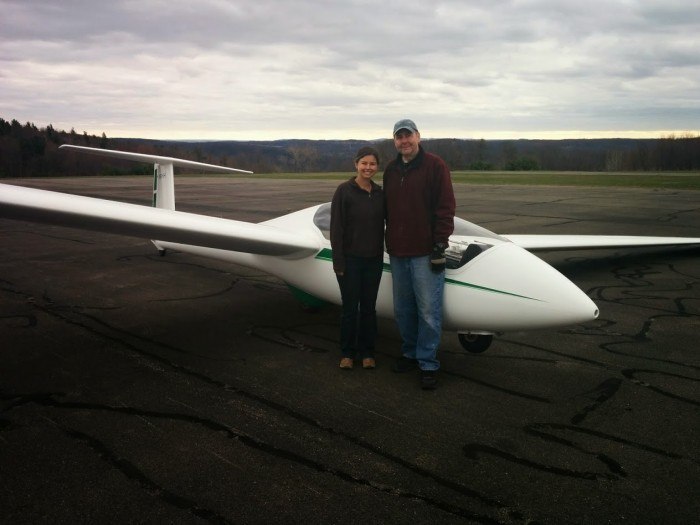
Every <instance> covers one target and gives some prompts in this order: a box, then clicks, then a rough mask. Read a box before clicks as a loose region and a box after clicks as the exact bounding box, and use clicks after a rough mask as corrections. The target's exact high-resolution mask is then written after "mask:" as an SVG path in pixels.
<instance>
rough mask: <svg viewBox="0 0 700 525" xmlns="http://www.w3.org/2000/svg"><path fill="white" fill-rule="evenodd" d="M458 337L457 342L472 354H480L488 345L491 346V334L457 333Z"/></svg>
mask: <svg viewBox="0 0 700 525" xmlns="http://www.w3.org/2000/svg"><path fill="white" fill-rule="evenodd" d="M457 336H458V337H459V342H460V344H461V345H462V348H464V349H465V350H466V351H467V352H471V353H472V354H480V353H481V352H485V351H486V350H487V349H488V347H489V346H491V341H493V336H492V335H491V334H488V335H483V334H457Z"/></svg>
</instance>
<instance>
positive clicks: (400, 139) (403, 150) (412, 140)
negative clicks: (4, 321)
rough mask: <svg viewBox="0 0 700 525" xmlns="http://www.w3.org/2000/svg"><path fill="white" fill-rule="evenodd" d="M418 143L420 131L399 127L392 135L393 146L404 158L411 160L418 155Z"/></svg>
mask: <svg viewBox="0 0 700 525" xmlns="http://www.w3.org/2000/svg"><path fill="white" fill-rule="evenodd" d="M418 144H420V133H418V132H417V131H416V132H411V131H409V130H407V129H401V130H399V131H397V132H396V135H394V146H396V150H397V151H398V152H399V153H400V154H401V156H402V157H403V158H404V160H411V159H412V158H413V157H415V156H416V155H418Z"/></svg>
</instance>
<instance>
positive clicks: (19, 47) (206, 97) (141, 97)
mask: <svg viewBox="0 0 700 525" xmlns="http://www.w3.org/2000/svg"><path fill="white" fill-rule="evenodd" d="M0 117H2V118H4V119H6V120H11V119H17V120H19V121H20V122H21V123H25V122H33V123H34V124H36V125H37V126H39V127H44V126H46V125H47V124H49V123H50V124H53V126H54V127H55V128H57V129H64V130H70V129H71V128H75V130H76V131H77V132H78V133H82V132H83V131H87V132H88V133H89V134H97V135H99V134H101V133H102V132H104V133H106V134H107V136H108V137H143V138H159V139H241V140H245V139H280V138H310V139H345V138H355V139H367V140H369V139H375V138H382V137H390V136H391V128H392V125H393V123H394V121H396V120H398V119H400V118H405V117H408V118H413V119H414V120H415V122H416V124H417V126H418V128H419V129H420V131H421V134H422V136H423V137H424V138H437V137H458V138H486V139H490V138H568V137H610V136H619V137H638V136H646V137H659V136H661V135H666V134H669V133H672V132H674V133H676V134H681V133H684V132H690V133H693V134H694V135H697V134H699V133H700V4H698V2H697V0H639V1H632V0H627V1H599V0H587V1H581V0H576V1H569V0H520V1H518V0H469V1H467V0H463V1H456V0H448V1H443V0H396V1H395V0H383V1H369V0H343V1H337V2H336V1H331V0H328V1H320V0H318V1H312V0H293V1H289V0H188V1H181V0H105V1H99V0H60V1H59V0H46V1H37V0H16V1H15V0H0Z"/></svg>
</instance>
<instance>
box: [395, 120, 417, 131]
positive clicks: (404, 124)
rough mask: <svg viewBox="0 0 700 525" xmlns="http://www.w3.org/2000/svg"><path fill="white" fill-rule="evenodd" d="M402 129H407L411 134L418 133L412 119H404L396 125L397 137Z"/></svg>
mask: <svg viewBox="0 0 700 525" xmlns="http://www.w3.org/2000/svg"><path fill="white" fill-rule="evenodd" d="M402 129H406V130H408V131H410V132H411V133H415V132H416V131H418V128H417V127H416V123H415V122H413V121H412V120H411V119H407V118H405V119H403V120H399V121H398V122H397V123H396V124H394V135H396V134H397V133H398V132H399V131H401V130H402Z"/></svg>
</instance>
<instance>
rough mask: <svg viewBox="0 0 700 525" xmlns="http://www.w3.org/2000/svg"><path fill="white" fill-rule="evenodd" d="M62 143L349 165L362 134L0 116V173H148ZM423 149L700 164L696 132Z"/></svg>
mask: <svg viewBox="0 0 700 525" xmlns="http://www.w3.org/2000/svg"><path fill="white" fill-rule="evenodd" d="M61 144H76V145H82V146H89V147H96V148H109V149H123V150H126V151H136V152H140V153H152V154H157V155H164V156H168V157H180V158H185V159H191V160H196V161H199V162H206V163H209V164H220V165H223V166H231V167H235V168H241V169H249V170H252V171H255V172H256V173H280V172H297V173H306V172H331V171H335V172H337V171H347V172H351V171H353V169H354V168H353V163H352V159H353V156H354V153H355V152H356V151H357V149H358V148H359V147H361V146H363V145H366V144H367V141H359V140H292V139H290V140H276V141H211V142H203V141H192V142H187V141H166V140H149V139H138V138H108V137H107V136H106V135H105V134H104V133H102V134H101V135H99V136H98V135H90V134H88V133H87V132H82V133H77V132H76V131H75V130H73V129H72V130H70V131H68V132H66V131H59V130H56V129H54V128H53V126H52V125H50V124H49V125H47V126H46V127H43V128H42V127H37V126H36V125H35V124H33V123H30V122H28V123H26V124H20V123H19V122H18V121H17V120H12V121H6V120H4V119H2V118H0V177H41V176H62V175H99V174H124V173H135V172H138V171H141V172H142V173H150V172H151V170H152V167H151V166H147V165H143V166H141V165H135V164H133V163H128V162H124V161H119V160H116V159H106V158H103V157H94V156H89V155H79V154H76V153H73V152H65V151H59V150H58V146H59V145H61ZM373 144H374V146H375V147H377V148H378V149H379V151H380V153H381V155H382V158H383V159H382V160H383V161H386V160H388V159H390V158H393V157H394V155H395V154H396V153H395V149H394V146H393V142H392V141H391V140H388V139H381V140H376V141H373ZM422 144H423V146H424V147H425V149H427V150H428V151H431V152H433V153H436V154H437V155H439V156H441V157H442V158H443V159H445V161H446V162H447V164H448V165H449V166H450V168H451V169H452V170H479V171H488V170H517V171H522V170H544V171H549V170H551V171H685V170H696V171H697V170H700V137H695V136H685V135H684V136H678V137H676V136H671V137H664V138H658V139H585V140H584V139H580V140H573V139H572V140H483V139H473V140H469V139H424V140H423V141H422Z"/></svg>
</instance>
